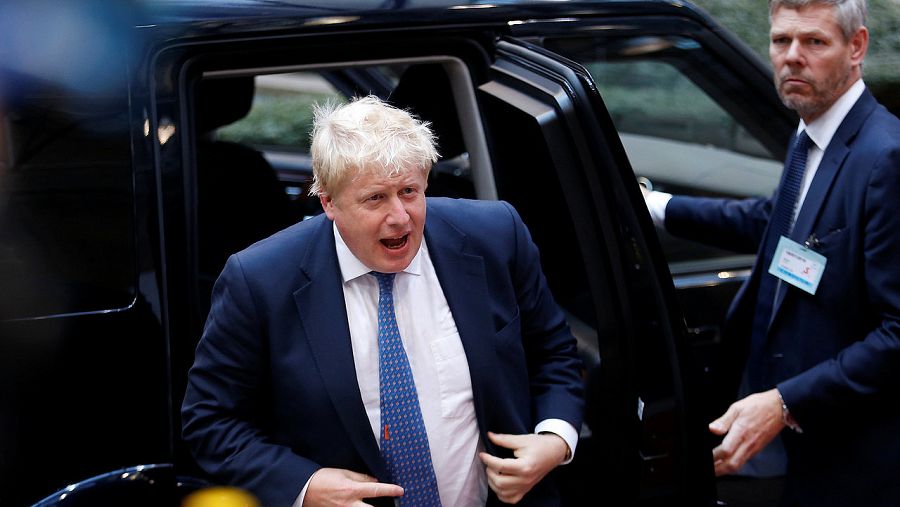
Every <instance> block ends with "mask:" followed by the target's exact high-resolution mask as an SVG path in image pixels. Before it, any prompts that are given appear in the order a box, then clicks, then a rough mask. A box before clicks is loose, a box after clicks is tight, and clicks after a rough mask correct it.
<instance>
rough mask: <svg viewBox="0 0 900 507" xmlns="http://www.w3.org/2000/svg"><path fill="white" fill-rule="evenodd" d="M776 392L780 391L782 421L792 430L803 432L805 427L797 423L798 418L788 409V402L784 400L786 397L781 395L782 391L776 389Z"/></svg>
mask: <svg viewBox="0 0 900 507" xmlns="http://www.w3.org/2000/svg"><path fill="white" fill-rule="evenodd" d="M775 392H776V393H778V401H780V402H781V422H783V423H784V425H785V426H787V427H788V428H790V429H791V430H793V431H795V432H797V433H803V429H802V428H800V425H799V424H797V420H796V419H794V416H793V415H791V411H790V410H789V409H788V406H787V403H785V402H784V398H783V397H782V396H781V391H779V390H778V389H775Z"/></svg>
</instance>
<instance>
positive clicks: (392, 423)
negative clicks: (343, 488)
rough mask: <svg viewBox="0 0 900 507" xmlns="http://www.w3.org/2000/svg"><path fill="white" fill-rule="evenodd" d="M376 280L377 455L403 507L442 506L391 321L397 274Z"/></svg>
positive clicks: (416, 399) (411, 385) (377, 275)
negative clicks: (399, 489)
mask: <svg viewBox="0 0 900 507" xmlns="http://www.w3.org/2000/svg"><path fill="white" fill-rule="evenodd" d="M372 274H373V275H374V276H375V278H377V279H378V359H379V363H378V372H379V374H378V378H379V382H380V385H381V398H380V400H381V435H380V441H381V456H382V458H384V462H385V464H386V465H387V471H388V476H389V480H390V481H391V482H392V483H394V484H399V485H400V486H402V487H403V490H404V493H403V497H402V498H401V499H400V504H401V505H403V506H409V507H413V506H440V505H441V499H440V496H438V487H437V478H436V477H435V475H434V466H433V465H432V463H431V451H430V449H429V447H428V435H427V434H426V433H425V422H424V421H423V420H422V411H421V409H420V408H419V396H418V394H417V393H416V383H415V381H414V380H413V376H412V370H411V369H410V367H409V359H407V357H406V351H405V350H404V349H403V341H402V340H401V339H400V330H399V329H398V328H397V319H396V317H395V316H394V295H393V289H394V275H395V273H377V272H375V271H373V272H372Z"/></svg>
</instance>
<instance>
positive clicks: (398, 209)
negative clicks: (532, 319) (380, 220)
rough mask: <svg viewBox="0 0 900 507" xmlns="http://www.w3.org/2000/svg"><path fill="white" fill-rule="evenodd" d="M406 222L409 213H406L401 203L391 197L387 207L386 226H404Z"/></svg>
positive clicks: (399, 200)
mask: <svg viewBox="0 0 900 507" xmlns="http://www.w3.org/2000/svg"><path fill="white" fill-rule="evenodd" d="M408 221H409V213H407V211H406V206H404V203H403V201H402V200H401V199H400V198H399V197H397V196H394V197H392V198H391V199H390V203H389V207H388V214H387V223H388V225H405V224H406V222H408Z"/></svg>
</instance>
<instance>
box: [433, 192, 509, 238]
mask: <svg viewBox="0 0 900 507" xmlns="http://www.w3.org/2000/svg"><path fill="white" fill-rule="evenodd" d="M427 216H428V219H427V220H428V221H429V223H431V224H434V223H436V222H438V221H440V222H444V223H446V224H449V225H450V226H452V227H453V228H455V229H457V230H459V231H461V232H463V233H466V234H476V235H483V234H491V233H492V230H493V232H497V231H496V230H497V229H501V230H502V229H511V226H512V224H514V223H516V222H521V219H519V215H518V213H517V212H516V211H515V209H514V208H513V207H512V205H510V204H509V203H507V202H505V201H479V200H472V199H449V198H445V197H429V198H428V215H427Z"/></svg>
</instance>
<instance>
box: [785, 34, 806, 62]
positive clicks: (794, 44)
mask: <svg viewBox="0 0 900 507" xmlns="http://www.w3.org/2000/svg"><path fill="white" fill-rule="evenodd" d="M784 59H785V61H786V62H787V63H790V64H791V65H797V64H800V63H802V62H803V59H804V55H803V48H802V47H801V45H800V41H798V40H793V41H791V44H790V46H788V48H787V52H786V53H785V55H784Z"/></svg>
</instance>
